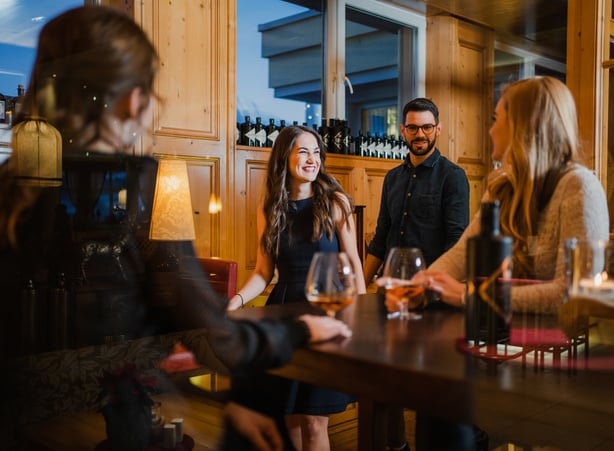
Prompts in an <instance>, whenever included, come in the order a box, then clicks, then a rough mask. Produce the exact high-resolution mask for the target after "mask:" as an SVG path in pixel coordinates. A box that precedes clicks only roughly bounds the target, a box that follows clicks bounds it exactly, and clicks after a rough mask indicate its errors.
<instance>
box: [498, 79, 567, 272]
mask: <svg viewBox="0 0 614 451" xmlns="http://www.w3.org/2000/svg"><path fill="white" fill-rule="evenodd" d="M502 102H503V105H504V108H505V110H506V112H507V120H508V127H509V130H510V136H511V142H510V144H509V146H508V149H507V151H506V153H505V156H504V159H503V166H502V167H501V169H500V172H501V173H503V174H504V175H505V176H503V177H501V176H498V175H500V174H495V176H493V177H490V179H489V182H488V191H489V195H490V197H491V198H492V199H498V200H499V201H500V203H501V210H500V222H501V231H502V232H503V233H504V234H506V235H508V236H511V237H512V238H513V239H514V253H513V254H514V272H515V273H516V274H518V275H529V274H531V273H532V258H531V256H530V255H528V254H527V252H526V249H528V248H529V240H530V239H531V237H532V236H533V235H534V233H535V231H536V228H537V220H538V216H539V213H540V212H541V211H542V210H543V209H544V208H545V207H546V205H547V204H548V201H549V200H550V197H551V196H552V193H553V192H554V189H555V187H556V184H557V183H558V181H559V179H560V178H561V177H562V176H563V174H564V173H565V171H566V170H567V168H568V163H570V162H573V161H578V159H579V141H578V123H577V117H576V107H575V102H574V99H573V96H572V95H571V92H570V91H569V89H568V88H567V87H566V86H565V85H564V84H563V83H562V82H561V81H559V80H557V79H556V78H553V77H532V78H528V79H524V80H519V81H517V82H514V83H511V84H510V85H508V86H506V87H505V88H504V90H503V93H502ZM523 249H524V250H525V251H521V250H523Z"/></svg>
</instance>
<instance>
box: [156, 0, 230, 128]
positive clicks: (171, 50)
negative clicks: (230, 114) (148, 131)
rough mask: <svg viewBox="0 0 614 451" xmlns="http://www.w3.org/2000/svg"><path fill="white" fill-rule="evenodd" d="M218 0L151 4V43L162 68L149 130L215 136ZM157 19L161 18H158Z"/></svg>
mask: <svg viewBox="0 0 614 451" xmlns="http://www.w3.org/2000/svg"><path fill="white" fill-rule="evenodd" d="M219 3H220V2H219V1H214V0H200V1H198V2H194V1H188V0H166V1H154V2H153V14H154V20H155V21H160V20H164V22H163V24H160V23H157V24H155V28H154V29H155V30H156V32H155V33H154V35H153V41H154V44H155V46H156V48H157V49H158V53H159V54H160V60H161V62H162V65H163V70H161V71H160V76H159V77H158V79H157V86H156V88H157V89H156V91H157V92H158V93H159V94H160V95H161V96H162V102H161V104H160V105H161V108H160V110H159V111H158V112H157V114H156V115H155V118H156V120H155V122H154V132H155V133H156V134H159V135H160V134H162V135H169V136H181V137H184V136H190V137H195V138H208V139H214V140H219V139H220V134H221V131H222V130H221V125H220V119H223V118H225V114H222V110H220V108H221V106H222V105H223V104H224V102H221V101H220V100H221V98H223V97H224V96H223V93H222V91H221V90H220V78H221V74H220V73H219V71H217V70H212V68H216V67H217V66H218V64H219V62H220V58H223V56H222V55H223V53H222V52H221V50H222V43H221V42H220V37H223V36H224V35H225V33H224V32H225V29H226V25H225V24H224V23H222V22H220V21H218V20H217V18H218V14H219V13H218V11H217V8H218V4H219ZM162 18H163V19H162Z"/></svg>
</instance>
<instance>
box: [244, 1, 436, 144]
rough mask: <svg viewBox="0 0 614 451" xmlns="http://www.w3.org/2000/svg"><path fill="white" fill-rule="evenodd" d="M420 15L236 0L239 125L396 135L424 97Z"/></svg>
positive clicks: (367, 6)
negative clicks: (410, 107)
mask: <svg viewBox="0 0 614 451" xmlns="http://www.w3.org/2000/svg"><path fill="white" fill-rule="evenodd" d="M425 23H426V22H425V18H424V14H423V12H416V11H413V10H409V9H407V8H399V7H397V6H393V5H392V4H388V3H386V2H381V1H374V0H347V1H336V0H335V1H333V0H328V1H326V0H324V1H319V0H292V1H290V0H262V1H261V2H252V1H250V0H238V4H237V122H238V123H242V122H243V121H244V120H245V116H250V119H251V121H252V122H254V121H255V119H256V118H260V121H261V122H262V123H264V124H268V122H269V120H270V119H273V120H274V122H275V123H277V124H278V123H279V122H280V121H281V120H283V121H285V123H286V124H291V123H293V122H297V123H301V124H302V123H307V124H308V125H309V126H313V125H315V126H319V125H320V124H321V123H322V121H323V120H327V121H329V120H330V119H343V120H347V122H348V123H347V126H348V127H349V128H350V133H351V134H352V135H354V136H355V135H357V134H358V133H359V132H362V133H363V134H366V133H367V132H370V133H372V134H375V133H378V134H380V135H383V134H388V135H390V134H398V115H399V111H400V109H401V108H402V107H403V105H404V103H405V102H407V101H408V100H410V99H411V98H412V97H415V96H417V95H422V94H423V93H424V64H419V62H421V61H422V62H423V61H424V48H425V42H424V35H425Z"/></svg>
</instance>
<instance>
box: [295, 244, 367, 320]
mask: <svg viewBox="0 0 614 451" xmlns="http://www.w3.org/2000/svg"><path fill="white" fill-rule="evenodd" d="M305 295H306V296H307V300H308V301H309V302H311V303H313V304H315V305H317V306H319V307H321V308H322V309H324V310H325V311H326V313H327V314H328V315H329V316H335V314H336V313H337V312H338V311H339V310H341V309H343V308H344V307H347V306H348V305H350V304H351V303H352V302H354V301H355V300H356V295H357V291H356V276H355V274H354V271H353V269H352V265H351V264H350V260H349V258H348V256H347V255H346V254H345V252H316V253H315V254H314V256H313V258H312V260H311V265H310V266H309V272H308V273H307V281H306V282H305Z"/></svg>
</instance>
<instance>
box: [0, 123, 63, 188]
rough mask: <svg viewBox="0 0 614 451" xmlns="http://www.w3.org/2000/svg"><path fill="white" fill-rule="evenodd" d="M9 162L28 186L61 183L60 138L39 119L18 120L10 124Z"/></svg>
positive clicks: (56, 132) (55, 131)
mask: <svg viewBox="0 0 614 451" xmlns="http://www.w3.org/2000/svg"><path fill="white" fill-rule="evenodd" d="M12 133H13V136H12V142H11V147H12V149H13V153H12V155H11V159H10V160H9V165H11V167H12V168H13V169H14V170H15V173H16V174H17V177H19V179H20V180H21V181H22V182H23V183H26V184H28V185H36V186H60V185H61V184H62V137H61V135H60V132H58V130H57V129H56V128H55V127H53V126H52V125H51V124H49V123H48V122H46V121H44V120H42V119H32V120H28V121H24V122H21V123H19V124H17V125H16V126H15V127H13V130H12Z"/></svg>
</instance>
